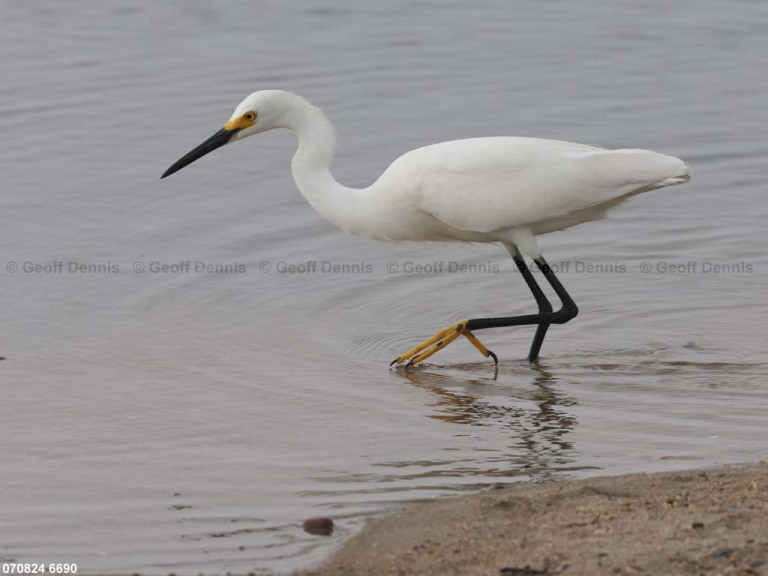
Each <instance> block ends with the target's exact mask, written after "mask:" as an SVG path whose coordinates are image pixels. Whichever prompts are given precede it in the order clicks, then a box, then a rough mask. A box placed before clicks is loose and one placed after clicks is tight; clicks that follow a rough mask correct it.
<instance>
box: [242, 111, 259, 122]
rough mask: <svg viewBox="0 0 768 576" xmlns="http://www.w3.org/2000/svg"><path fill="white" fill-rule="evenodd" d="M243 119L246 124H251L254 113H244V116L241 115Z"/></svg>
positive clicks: (254, 118)
mask: <svg viewBox="0 0 768 576" xmlns="http://www.w3.org/2000/svg"><path fill="white" fill-rule="evenodd" d="M243 118H245V119H246V120H248V122H253V121H254V120H256V112H246V113H245V114H243Z"/></svg>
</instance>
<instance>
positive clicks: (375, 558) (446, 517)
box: [297, 462, 768, 576]
mask: <svg viewBox="0 0 768 576" xmlns="http://www.w3.org/2000/svg"><path fill="white" fill-rule="evenodd" d="M390 574H395V575H418V574H434V575H440V576H447V575H461V576H473V575H483V576H488V575H499V576H504V575H507V576H553V575H556V574H563V575H568V576H570V575H585V576H589V575H600V574H611V575H613V574H654V575H665V576H666V575H669V576H672V575H676V574H681V575H688V574H691V575H693V574H695V575H701V574H713V575H715V574H716V575H730V574H739V575H742V574H743V575H768V463H766V462H761V463H760V464H757V465H754V466H748V467H724V468H719V469H712V470H694V471H690V472H673V473H664V474H650V475H646V474H637V475H629V476H618V477H609V478H594V479H589V480H578V481H566V482H558V483H549V484H518V485H511V486H507V487H503V488H500V489H495V490H494V489H492V490H489V491H487V492H484V493H482V494H477V495H472V496H468V497H461V498H452V499H444V500H438V501H435V502H430V503H428V504H423V505H419V506H414V507H411V508H407V509H405V510H404V511H402V512H399V513H395V514H392V515H390V516H387V517H385V518H382V519H380V520H376V521H373V522H371V523H370V524H368V525H367V526H366V527H365V528H364V529H363V530H362V531H361V532H360V534H358V535H357V536H355V537H354V538H352V539H351V540H350V541H349V542H347V543H346V544H345V545H344V546H343V547H342V548H341V550H339V551H338V552H337V553H336V554H335V555H334V556H333V557H332V558H331V559H330V560H329V561H328V562H327V563H326V564H325V565H324V566H323V567H322V568H319V569H317V570H310V571H303V572H300V573H297V576H298V575H303V576H326V575H339V576H358V575H359V576H370V575H390Z"/></svg>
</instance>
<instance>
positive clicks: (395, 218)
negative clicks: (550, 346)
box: [162, 90, 690, 367]
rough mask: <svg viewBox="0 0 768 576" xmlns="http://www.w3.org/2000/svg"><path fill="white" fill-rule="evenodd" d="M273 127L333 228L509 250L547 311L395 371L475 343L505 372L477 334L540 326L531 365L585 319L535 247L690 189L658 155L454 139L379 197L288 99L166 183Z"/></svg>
mask: <svg viewBox="0 0 768 576" xmlns="http://www.w3.org/2000/svg"><path fill="white" fill-rule="evenodd" d="M274 128H287V129H289V130H292V131H293V132H294V133H295V134H296V137H297V139H298V150H297V151H296V154H295V155H294V157H293V161H292V163H291V169H292V172H293V178H294V180H295V182H296V186H298V188H299V190H300V191H301V193H302V195H303V196H304V198H306V200H307V202H309V203H310V204H311V205H312V207H313V208H314V209H315V210H316V211H317V212H319V213H320V214H321V215H322V216H323V217H325V218H326V219H328V220H329V221H330V222H332V223H333V224H335V225H336V226H338V227H339V228H341V229H342V230H346V231H347V232H351V233H352V234H357V235H360V236H367V237H369V238H373V239H376V240H386V241H392V242H397V241H404V240H417V241H432V240H434V241H448V242H489V243H500V244H502V245H503V246H504V247H505V248H506V249H507V250H508V251H509V253H510V255H511V256H512V258H513V259H514V261H515V263H516V265H517V267H518V269H519V270H520V272H521V274H522V276H523V278H524V280H525V282H526V284H527V285H528V287H529V288H530V290H531V292H532V293H533V296H534V298H535V299H536V302H537V304H538V309H539V311H538V314H529V315H525V316H513V317H504V318H475V319H469V320H461V321H460V322H458V323H455V324H452V325H451V326H449V327H448V328H446V329H444V330H440V331H439V332H438V333H437V334H436V335H435V336H434V337H432V338H430V339H429V340H426V341H425V342H422V343H421V344H419V345H418V346H416V347H414V348H413V349H411V350H409V351H408V352H406V353H405V354H403V355H401V356H398V357H397V358H396V359H395V360H394V361H393V362H392V364H401V363H403V362H406V361H407V363H406V367H407V366H410V365H413V364H416V363H418V362H421V361H423V360H425V359H426V358H428V357H429V356H431V355H432V354H434V353H435V352H437V351H438V350H440V349H442V348H444V347H445V346H447V345H448V344H449V343H450V342H452V341H453V340H455V339H456V338H458V337H459V336H462V335H463V336H465V337H466V338H467V339H469V341H470V342H471V343H472V344H473V345H474V346H475V347H476V348H477V349H478V350H480V352H481V353H482V354H483V355H484V356H485V357H486V358H487V357H492V358H493V360H494V362H496V363H498V359H497V357H496V355H495V354H494V353H493V352H491V351H490V350H488V349H487V348H486V347H485V346H484V345H483V344H482V343H481V342H480V341H479V340H478V339H477V338H476V337H475V336H474V334H473V331H476V330H481V329H485V328H496V327H502V326H520V325H536V326H538V328H537V331H536V335H535V337H534V340H533V343H532V345H531V348H530V352H529V354H528V359H529V360H530V361H531V362H534V361H536V359H537V358H538V355H539V350H540V348H541V344H542V342H543V341H544V336H545V334H546V331H547V328H549V325H550V324H564V323H565V322H568V321H569V320H571V319H572V318H574V317H575V316H576V314H577V313H578V308H577V307H576V304H575V303H574V302H573V300H572V299H571V297H570V296H569V294H568V292H566V290H565V288H563V286H562V285H561V284H560V282H559V281H558V279H557V277H556V276H555V274H554V273H553V272H552V270H551V268H550V267H549V266H548V265H547V263H546V261H545V260H544V257H543V256H542V254H541V251H540V250H539V247H538V245H537V243H536V236H537V235H539V234H546V233H548V232H554V231H556V230H564V229H566V228H568V227H570V226H574V225H576V224H581V223H583V222H590V221H592V220H599V219H601V218H603V217H605V215H606V211H607V210H608V209H609V208H613V207H614V206H617V205H618V204H620V203H622V202H624V201H625V200H627V199H628V198H630V197H632V196H634V195H635V194H639V193H641V192H647V191H649V190H655V189H657V188H663V187H665V186H671V185H674V184H680V183H683V182H686V181H687V180H689V178H690V176H689V174H688V167H687V166H686V165H685V163H684V162H683V161H682V160H680V159H679V158H675V157H673V156H666V155H664V154H659V153H656V152H651V151H648V150H604V149H602V148H600V147H597V146H591V145H585V144H575V143H572V142H561V141H558V140H543V139H538V138H516V137H492V138H472V139H466V140H455V141H451V142H443V143H440V144H433V145H431V146H425V147H423V148H418V149H416V150H412V151H411V152H408V153H406V154H404V155H403V156H401V157H400V158H398V159H397V160H395V161H394V162H393V163H392V164H391V165H390V166H389V168H387V169H386V170H385V171H384V173H383V174H382V175H381V176H380V177H379V179H378V180H376V182H374V183H373V184H372V185H371V186H369V187H368V188H363V189H355V188H348V187H346V186H343V185H341V184H339V183H338V182H336V180H335V179H334V177H333V176H332V175H331V170H330V165H331V161H332V158H333V151H334V148H335V146H336V135H335V132H334V129H333V126H332V125H331V122H330V121H329V120H328V118H327V117H326V116H325V114H323V112H321V111H320V110H319V109H318V108H316V107H315V106H313V105H312V104H310V103H309V102H308V101H307V100H305V99H303V98H301V97H300V96H297V95H295V94H292V93H290V92H284V91H281V90H263V91H259V92H254V93H253V94H251V95H250V96H248V97H247V98H246V99H245V100H243V101H242V102H241V103H240V105H239V106H237V108H236V109H235V111H234V113H233V114H232V116H231V117H230V119H229V121H228V122H227V123H226V124H225V125H224V128H222V129H221V130H219V131H218V132H216V134H214V135H213V136H212V137H210V138H209V139H208V140H206V141H205V142H203V143H202V144H201V145H200V146H198V147H197V148H195V149H194V150H192V151H191V152H189V153H188V154H186V155H185V156H184V157H182V158H181V159H180V160H179V161H177V162H176V163H175V164H173V165H172V166H171V167H170V168H169V169H168V170H167V171H166V172H165V173H164V174H163V176H162V177H163V178H165V177H166V176H169V175H171V174H173V173H174V172H176V171H178V170H181V169H182V168H183V167H184V166H186V165H188V164H190V163H192V162H194V161H195V160H197V159H198V158H200V157H202V156H204V155H205V154H208V153H209V152H211V151H213V150H215V149H216V148H219V147H221V146H223V145H225V144H228V143H231V142H235V141H237V140H242V139H244V138H246V137H248V136H253V135H254V134H259V133H260V132H266V131H267V130H272V129H274ZM524 255H525V256H529V257H530V258H532V259H533V261H534V262H535V263H536V265H537V266H538V267H539V269H540V270H541V271H542V273H543V276H544V278H546V280H547V281H548V282H549V284H550V285H551V286H552V288H553V289H554V291H555V293H556V294H557V296H558V298H559V299H560V300H561V301H562V306H561V308H560V309H559V310H557V311H553V309H552V306H551V304H550V303H549V301H548V300H547V298H546V296H545V295H544V293H543V292H542V290H541V288H540V287H539V286H538V284H537V283H536V281H535V279H534V278H533V276H532V274H531V272H530V270H528V268H527V267H526V265H525V260H524V258H523V256H524Z"/></svg>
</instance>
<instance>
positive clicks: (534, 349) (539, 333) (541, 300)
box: [512, 246, 552, 362]
mask: <svg viewBox="0 0 768 576" xmlns="http://www.w3.org/2000/svg"><path fill="white" fill-rule="evenodd" d="M512 259H513V260H514V261H515V265H516V266H517V269H518V270H519V271H520V274H522V275H523V279H525V283H526V284H527V285H528V288H530V290H531V292H532V293H533V297H534V298H536V304H538V305H539V315H542V314H549V313H551V312H552V304H550V303H549V300H547V297H546V295H545V294H544V292H542V290H541V288H539V285H538V284H537V283H536V280H535V279H534V277H533V274H531V271H530V270H528V266H526V264H525V260H524V259H523V256H522V254H520V251H519V250H518V249H517V246H515V247H514V252H513V253H512ZM548 329H549V322H542V323H540V324H539V327H538V328H536V335H535V336H534V337H533V342H532V343H531V349H530V351H529V352H528V360H529V361H530V362H535V361H536V358H538V357H539V350H541V345H542V344H543V343H544V336H546V335H547V330H548Z"/></svg>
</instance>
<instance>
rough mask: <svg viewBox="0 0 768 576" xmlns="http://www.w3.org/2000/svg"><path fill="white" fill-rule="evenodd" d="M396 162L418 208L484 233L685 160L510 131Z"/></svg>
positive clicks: (604, 195)
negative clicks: (507, 134) (520, 135)
mask: <svg viewBox="0 0 768 576" xmlns="http://www.w3.org/2000/svg"><path fill="white" fill-rule="evenodd" d="M391 168H392V172H393V175H395V176H396V177H397V178H398V179H399V180H400V184H401V186H402V188H401V189H403V188H404V189H406V190H407V193H408V195H409V196H411V197H412V198H413V199H414V200H415V203H416V205H417V207H418V208H420V209H421V210H423V211H425V212H428V213H430V214H432V215H433V216H435V217H436V218H438V219H439V220H441V221H443V222H445V223H446V224H449V225H451V226H453V227H455V228H458V229H461V230H465V231H473V232H485V233H489V232H494V231H497V230H503V229H507V228H512V227H520V226H530V225H533V224H535V223H537V222H542V221H546V220H550V219H553V218H560V217H563V216H566V215H568V214H571V213H573V212H576V211H578V210H582V209H585V208H589V207H592V206H597V205H600V204H602V203H607V202H610V201H611V200H614V199H616V198H619V197H621V196H625V195H627V194H631V193H632V192H636V191H638V190H641V189H650V188H653V187H660V186H664V185H666V184H665V183H663V182H664V181H665V180H667V179H670V178H675V177H679V176H683V175H685V174H687V168H686V166H685V164H684V163H683V162H682V160H680V159H678V158H674V157H672V156H665V155H663V154H658V153H655V152H650V151H647V150H603V149H601V148H598V147H595V146H587V145H583V144H574V143H571V142H561V141H557V140H542V139H536V138H505V137H499V138H476V139H469V140H456V141H453V142H444V143H441V144H435V145H433V146H426V147H424V148H419V149H417V150H414V151H412V152H409V153H408V154H405V155H403V156H402V157H401V158H399V159H398V160H397V161H396V162H394V163H393V164H392V167H391Z"/></svg>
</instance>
